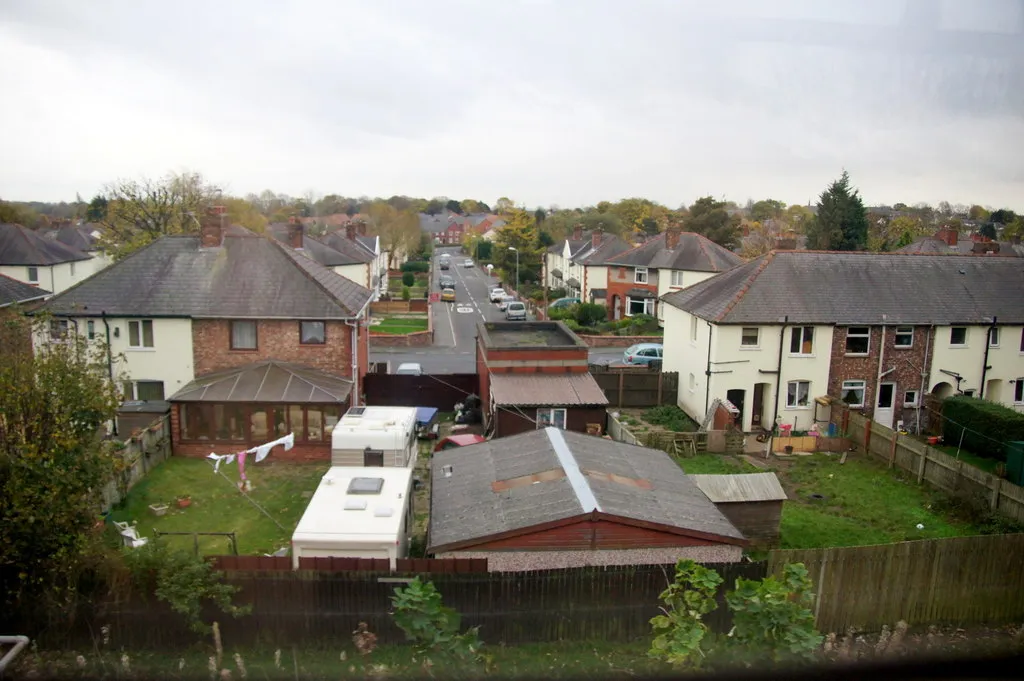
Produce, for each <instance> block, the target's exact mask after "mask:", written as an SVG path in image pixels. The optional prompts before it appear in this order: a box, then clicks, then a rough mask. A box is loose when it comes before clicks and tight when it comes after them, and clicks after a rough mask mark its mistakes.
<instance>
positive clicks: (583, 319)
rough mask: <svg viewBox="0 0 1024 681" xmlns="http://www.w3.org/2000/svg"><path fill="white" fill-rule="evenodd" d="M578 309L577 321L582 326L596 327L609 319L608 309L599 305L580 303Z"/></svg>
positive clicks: (576, 306)
mask: <svg viewBox="0 0 1024 681" xmlns="http://www.w3.org/2000/svg"><path fill="white" fill-rule="evenodd" d="M574 307H575V308H576V321H577V322H579V323H580V326H594V325H595V324H600V323H601V322H603V321H604V320H605V319H607V317H608V308H606V307H605V306H604V305H598V304H597V303H580V304H579V305H575V306H574Z"/></svg>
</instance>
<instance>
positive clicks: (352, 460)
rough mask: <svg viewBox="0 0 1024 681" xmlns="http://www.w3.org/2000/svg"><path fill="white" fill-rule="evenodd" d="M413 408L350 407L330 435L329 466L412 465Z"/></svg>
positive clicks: (414, 411)
mask: <svg viewBox="0 0 1024 681" xmlns="http://www.w3.org/2000/svg"><path fill="white" fill-rule="evenodd" d="M417 451H418V444H417V440H416V407H352V408H351V409H349V410H348V411H347V412H345V415H344V416H342V417H341V420H340V421H338V424H337V425H336V426H334V432H333V433H332V434H331V465H332V466H366V467H375V466H382V467H389V468H394V467H397V468H412V467H413V466H415V465H416V454H417Z"/></svg>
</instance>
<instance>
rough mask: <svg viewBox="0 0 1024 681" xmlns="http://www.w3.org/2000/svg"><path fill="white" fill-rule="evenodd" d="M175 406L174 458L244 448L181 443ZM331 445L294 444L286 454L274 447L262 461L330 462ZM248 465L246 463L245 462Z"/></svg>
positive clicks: (237, 443)
mask: <svg viewBox="0 0 1024 681" xmlns="http://www.w3.org/2000/svg"><path fill="white" fill-rule="evenodd" d="M179 406H180V405H177V404H172V405H171V454H172V455H174V456H185V457H189V458H193V459H201V458H204V457H206V455H207V454H209V453H211V452H213V453H215V454H231V453H232V452H237V451H239V450H241V449H244V448H245V447H246V445H245V443H242V442H232V443H217V442H208V443H205V442H203V443H187V444H183V443H182V442H181V413H180V411H179ZM330 459H331V443H330V442H324V443H322V444H315V445H311V444H302V443H299V442H297V443H295V446H294V447H292V448H291V449H289V450H288V451H287V452H286V451H285V450H284V447H275V448H274V450H273V451H272V452H271V453H270V456H269V457H267V458H266V459H264V461H330ZM246 463H248V461H247V462H246Z"/></svg>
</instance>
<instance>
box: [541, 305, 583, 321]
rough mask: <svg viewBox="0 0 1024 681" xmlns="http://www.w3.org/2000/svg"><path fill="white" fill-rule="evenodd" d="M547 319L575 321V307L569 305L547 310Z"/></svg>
mask: <svg viewBox="0 0 1024 681" xmlns="http://www.w3.org/2000/svg"><path fill="white" fill-rule="evenodd" d="M548 319H552V320H559V319H561V320H562V321H568V320H570V319H571V320H572V321H574V322H575V321H576V306H575V305H570V306H569V307H557V308H555V309H554V310H548Z"/></svg>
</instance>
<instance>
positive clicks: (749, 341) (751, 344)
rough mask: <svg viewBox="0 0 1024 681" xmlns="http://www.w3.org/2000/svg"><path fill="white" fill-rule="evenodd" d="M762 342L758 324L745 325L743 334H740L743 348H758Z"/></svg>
mask: <svg viewBox="0 0 1024 681" xmlns="http://www.w3.org/2000/svg"><path fill="white" fill-rule="evenodd" d="M759 344H760V329H758V328H757V327H756V326H745V327H743V332H742V335H740V347H741V348H756V347H757V346H758V345H759Z"/></svg>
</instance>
